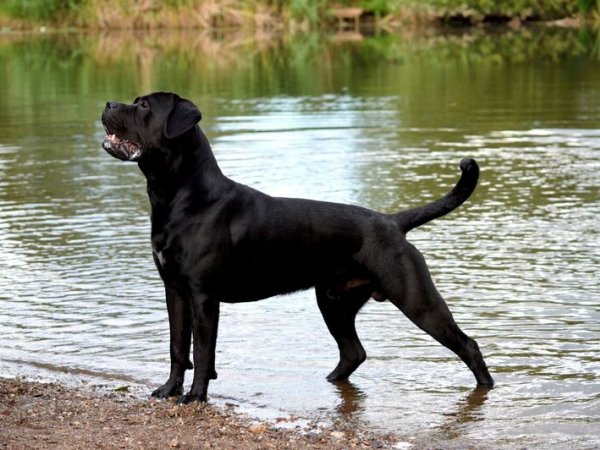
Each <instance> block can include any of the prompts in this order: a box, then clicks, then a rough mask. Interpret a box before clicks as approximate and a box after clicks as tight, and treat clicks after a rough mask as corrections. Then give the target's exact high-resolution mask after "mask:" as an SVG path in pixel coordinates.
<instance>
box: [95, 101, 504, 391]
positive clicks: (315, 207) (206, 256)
mask: <svg viewBox="0 0 600 450" xmlns="http://www.w3.org/2000/svg"><path fill="white" fill-rule="evenodd" d="M200 118H201V114H200V111H199V110H198V108H197V107H196V106H195V105H194V104H193V103H192V102H190V101H189V100H185V99H183V98H180V97H179V96H177V95H176V94H171V93H163V92H158V93H154V94H150V95H147V96H144V97H139V98H136V99H135V100H134V101H133V105H126V104H121V103H112V102H110V103H107V105H106V109H105V110H104V112H103V114H102V122H103V124H104V127H105V128H106V131H107V133H108V136H107V137H106V138H105V140H104V143H103V144H102V146H103V147H104V149H105V150H106V151H107V152H108V153H110V154H111V155H112V156H114V157H115V158H118V159H122V160H125V161H137V162H138V164H139V167H140V169H141V170H142V172H143V173H144V175H145V176H146V178H147V181H148V196H149V198H150V205H151V208H152V249H153V255H154V261H155V263H156V267H157V268H158V271H159V273H160V276H161V277H162V280H163V282H164V285H165V290H166V297H167V308H168V312H169V327H170V337H171V345H170V353H171V373H170V375H169V379H168V380H167V382H166V383H165V384H164V385H163V386H161V387H159V388H158V389H157V390H156V391H154V392H153V394H152V395H153V396H155V397H159V398H164V397H169V396H173V395H181V394H182V390H183V376H184V372H185V370H186V369H191V368H192V364H191V363H190V361H189V352H190V341H191V338H192V335H193V338H194V351H193V357H194V365H193V368H194V381H193V384H192V388H191V390H190V391H189V393H188V394H186V395H183V396H182V397H181V398H180V399H179V400H178V402H179V403H188V402H190V401H194V400H199V401H205V400H206V392H207V388H208V382H209V380H211V379H215V378H216V377H217V373H216V372H215V345H216V341H217V326H218V322H219V302H231V303H236V302H251V301H255V300H260V299H263V298H267V297H271V296H274V295H278V294H285V293H289V292H294V291H300V290H303V289H308V288H311V287H313V286H314V287H315V288H316V295H317V302H318V305H319V308H320V310H321V313H322V314H323V318H324V319H325V323H326V324H327V327H328V328H329V331H330V332H331V334H332V335H333V337H334V338H335V340H336V342H337V344H338V347H339V351H340V361H339V363H338V365H337V367H336V368H335V369H334V370H333V372H331V373H330V374H329V376H328V377H327V378H328V380H330V381H337V380H343V379H346V378H348V376H350V374H351V373H352V372H354V370H356V368H357V367H358V366H359V365H360V364H361V363H362V362H363V361H364V360H365V358H366V353H365V350H364V349H363V347H362V345H361V343H360V341H359V339H358V336H357V335H356V330H355V327H354V319H355V317H356V314H357V312H358V311H359V310H360V309H361V307H362V306H363V305H364V304H365V303H366V302H367V300H369V298H374V299H375V300H379V301H383V300H386V299H389V300H390V301H391V302H392V303H393V304H394V305H396V306H397V307H398V308H399V309H400V310H401V311H402V312H403V313H404V314H405V315H406V316H407V317H408V318H409V319H410V320H412V321H413V322H414V323H415V324H416V325H417V326H418V327H419V328H421V329H423V330H424V331H426V332H427V333H429V334H430V335H431V336H432V337H433V338H434V339H436V340H437V341H438V342H440V343H441V344H443V345H445V346H446V347H448V348H449V349H450V350H452V351H453V352H455V353H456V354H457V355H458V356H459V357H460V358H461V359H462V360H463V361H464V362H465V364H466V365H467V366H468V367H469V368H470V369H471V371H472V372H473V374H474V375H475V378H476V379H477V383H478V385H480V386H487V387H492V386H493V383H494V382H493V380H492V377H491V376H490V374H489V372H488V369H487V367H486V364H485V362H484V360H483V357H482V355H481V352H480V351H479V348H478V346H477V343H476V342H475V341H474V340H473V339H471V338H469V337H468V336H466V335H465V334H464V333H463V332H462V331H461V330H460V329H459V327H458V325H457V324H456V323H455V322H454V319H453V318H452V314H451V313H450V311H449V310H448V307H447V306H446V303H445V302H444V300H443V299H442V297H441V296H440V294H439V293H438V292H437V290H436V289H435V286H434V285H433V282H432V280H431V277H430V275H429V271H428V269H427V266H426V264H425V261H424V260H423V257H422V256H421V254H420V253H419V252H418V251H417V249H416V248H415V247H413V246H412V245H411V244H410V243H409V242H408V241H407V240H406V237H405V235H406V233H407V232H408V231H409V230H411V229H413V228H415V227H418V226H420V225H423V224H424V223H426V222H429V221H430V220H432V219H435V218H437V217H440V216H442V215H444V214H446V213H449V212H450V211H452V210H453V209H455V208H456V207H458V206H459V205H460V204H462V203H463V202H464V201H465V200H466V199H467V198H468V197H469V196H470V195H471V193H472V192H473V190H474V189H475V186H476V184H477V179H478V177H479V168H478V166H477V164H476V163H475V161H474V160H472V159H464V160H462V161H461V164H460V168H461V170H462V176H461V178H460V180H459V181H458V183H457V184H456V186H455V187H454V188H453V189H452V190H451V191H450V192H449V193H447V194H446V195H445V196H444V197H442V198H441V199H439V200H436V201H434V202H431V203H429V204H427V205H425V206H423V207H419V208H414V209H410V210H407V211H403V212H400V213H397V214H381V213H378V212H375V211H371V210H369V209H365V208H360V207H356V206H350V205H343V204H336V203H326V202H318V201H311V200H302V199H295V198H277V197H270V196H268V195H266V194H263V193H261V192H258V191H256V190H254V189H252V188H249V187H247V186H243V185H240V184H237V183H235V182H234V181H232V180H230V179H228V178H226V177H225V176H224V175H223V174H222V172H221V170H220V169H219V167H218V165H217V162H216V160H215V157H214V156H213V152H212V150H211V148H210V145H209V143H208V141H207V139H206V136H205V135H204V134H203V133H202V131H201V130H200V128H199V127H198V126H197V124H198V122H199V121H200Z"/></svg>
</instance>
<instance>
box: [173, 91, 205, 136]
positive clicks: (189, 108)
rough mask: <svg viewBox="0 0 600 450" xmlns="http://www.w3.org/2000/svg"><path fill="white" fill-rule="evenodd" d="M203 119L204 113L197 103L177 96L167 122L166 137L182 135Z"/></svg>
mask: <svg viewBox="0 0 600 450" xmlns="http://www.w3.org/2000/svg"><path fill="white" fill-rule="evenodd" d="M200 119H202V113H201V112H200V110H199V109H198V107H197V106H196V105H194V104H193V103H192V102H190V101H189V100H186V99H184V98H179V97H178V98H177V99H176V100H175V105H174V106H173V109H172V110H171V112H170V113H169V117H167V121H166V122H165V137H166V138H167V139H174V138H176V137H179V136H181V135H182V134H184V133H185V132H186V131H188V130H189V129H190V128H192V127H193V126H194V125H196V124H197V123H198V122H200Z"/></svg>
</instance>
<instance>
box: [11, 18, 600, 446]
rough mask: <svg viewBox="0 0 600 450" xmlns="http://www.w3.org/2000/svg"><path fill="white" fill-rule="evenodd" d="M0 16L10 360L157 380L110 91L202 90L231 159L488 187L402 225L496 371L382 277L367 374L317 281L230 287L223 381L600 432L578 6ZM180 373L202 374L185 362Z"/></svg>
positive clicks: (130, 380)
mask: <svg viewBox="0 0 600 450" xmlns="http://www.w3.org/2000/svg"><path fill="white" fill-rule="evenodd" d="M359 38H360V36H356V35H354V36H348V35H336V36H320V35H307V36H300V37H298V38H285V39H282V40H277V39H272V38H270V37H268V36H267V37H265V36H260V35H257V36H250V37H248V36H237V35H231V34H226V35H224V36H211V35H208V34H197V33H196V34H189V33H188V34H185V33H181V34H177V33H161V34H157V35H153V34H146V35H132V34H109V35H103V36H95V35H94V36H81V35H75V34H71V35H43V34H40V35H27V36H24V35H0V67H1V69H0V375H7V376H14V375H25V376H29V377H34V378H39V379H57V378H58V379H61V380H65V381H68V382H79V383H84V384H85V383H87V384H107V385H109V386H115V385H119V386H120V385H131V386H134V385H135V386H142V390H143V391H144V392H150V390H151V389H152V388H153V387H155V386H157V385H158V384H160V383H162V382H163V381H164V380H165V379H166V376H167V372H168V366H169V362H168V324H167V320H166V309H165V306H164V299H163V291H162V287H161V282H160V280H159V277H158V275H157V273H156V271H155V269H154V266H153V262H152V257H151V252H150V244H149V219H148V202H147V198H146V196H145V183H144V179H143V177H142V175H141V174H140V172H139V170H138V168H137V166H136V165H135V164H133V163H123V162H120V161H117V160H115V159H113V158H111V157H109V156H108V155H107V154H106V153H105V152H104V151H103V150H102V149H101V147H100V143H101V141H102V138H103V136H104V131H103V129H102V126H101V123H100V120H99V118H100V113H101V111H102V109H103V107H104V104H105V102H106V101H107V100H117V101H131V100H132V99H133V98H134V97H136V96H138V95H140V94H143V93H147V92H151V91H154V90H169V91H176V92H178V93H180V94H181V95H182V96H184V97H187V98H190V99H192V100H193V101H194V102H196V103H197V104H198V105H199V106H200V108H201V110H202V112H203V115H204V119H203V120H202V122H201V126H202V127H203V129H204V131H205V132H206V134H207V135H208V137H209V139H210V140H211V142H212V145H213V148H214V150H215V153H216V156H217V159H218V160H219V162H220V164H221V166H222V169H223V171H224V172H225V173H226V174H227V175H228V176H230V177H232V178H234V179H236V180H237V181H240V182H242V183H245V184H249V185H252V186H254V187H256V188H258V189H261V190H263V191H266V192H268V193H270V194H273V195H284V196H298V197H308V198H315V199H324V200H329V201H338V202H345V203H353V204H358V205H363V206H368V207H371V208H374V209H377V210H380V211H384V212H392V211H397V210H400V209H403V208H407V207H413V206H416V205H419V204H422V203H425V202H427V201H430V200H431V199H434V198H437V197H439V196H441V195H442V194H443V193H444V192H446V190H447V189H448V188H449V187H450V186H451V185H452V184H453V183H454V181H455V180H456V179H457V177H458V174H459V170H458V167H457V166H458V162H459V160H460V159H461V158H462V157H465V156H470V157H474V158H476V159H477V161H478V162H479V164H480V166H481V168H482V177H481V182H480V185H479V187H478V189H477V191H476V193H475V195H474V196H473V197H472V198H471V199H470V200H469V201H468V202H467V203H466V204H465V205H464V206H462V207H461V208H460V209H459V210H457V211H455V212H454V213H452V214H451V215H449V216H448V217H446V218H443V219H439V220H437V221H435V222H433V223H431V224H429V225H427V226H425V227H422V228H420V229H418V230H415V231H413V232H411V234H410V235H409V237H410V239H411V241H412V242H413V243H414V244H416V246H417V247H418V248H419V249H420V250H421V251H422V252H423V254H424V255H425V258H426V259H427V261H428V263H429V266H430V269H431V272H432V275H433V278H434V280H435V282H436V285H437V287H438V289H439V290H440V292H441V293H442V295H443V296H444V297H445V298H446V300H447V302H448V304H449V306H450V308H451V309H452V311H453V313H454V315H455V318H456V319H457V321H458V323H459V324H460V325H461V327H462V328H463V329H464V330H465V331H466V332H467V333H468V334H469V335H471V336H472V337H474V338H475V339H477V340H478V342H479V345H480V347H481V349H482V351H483V353H484V355H485V357H486V360H487V362H488V366H490V369H491V372H492V374H493V376H494V378H495V380H496V382H497V387H496V388H495V389H493V390H492V391H490V392H488V393H481V392H479V391H474V390H473V387H474V380H473V378H472V375H471V373H470V372H469V371H468V369H467V368H466V367H465V366H464V365H463V364H462V363H461V362H460V361H458V359H457V358H456V357H455V356H454V355H453V354H451V353H450V352H449V351H448V350H446V349H445V348H443V347H441V346H440V345H438V344H437V343H435V342H434V341H433V340H432V339H431V338H429V337H428V336H427V335H425V334H423V333H422V332H421V331H420V330H418V329H417V328H416V327H415V326H413V325H412V324H411V323H410V322H409V321H408V320H407V319H406V318H404V317H403V316H402V314H401V313H400V312H399V311H398V310H396V309H395V308H394V307H393V306H392V305H391V304H390V303H383V304H381V303H375V302H370V303H368V304H367V305H366V307H365V308H364V309H363V310H362V311H361V313H360V314H359V316H358V324H357V328H358V332H359V335H360V336H361V339H362V341H363V344H364V346H365V348H366V350H367V353H368V354H369V358H368V359H367V361H366V362H365V363H364V364H363V365H362V366H361V367H360V368H359V369H358V370H357V372H356V373H355V374H354V375H353V376H352V378H351V383H347V384H343V385H333V384H330V383H328V382H326V380H325V376H326V375H327V374H328V373H329V371H330V370H331V369H332V368H333V367H334V366H335V364H336V362H337V348H336V346H335V343H334V341H333V339H332V338H331V337H330V336H329V334H328V332H327V329H326V327H325V325H324V323H323V321H322V319H321V317H320V314H319V312H318V308H317V306H316V302H315V300H314V294H313V292H312V291H308V292H302V293H298V294H294V295H290V296H286V297H280V298H274V299H269V300H265V301H262V302H257V303H254V304H240V305H223V307H222V313H221V327H220V335H219V342H218V349H217V352H218V353H217V370H218V372H219V379H218V380H216V381H214V382H212V383H211V386H210V395H211V398H212V399H213V401H215V402H225V401H229V402H234V403H236V404H239V405H241V406H240V407H241V408H244V409H245V410H247V411H250V412H251V413H254V414H264V415H268V414H272V415H274V416H277V415H285V414H292V415H296V416H299V417H304V418H310V419H316V420H323V421H335V420H342V421H346V422H348V421H350V422H352V421H355V422H356V423H357V424H360V425H363V426H368V427H372V428H376V429H379V430H382V431H386V432H389V431H391V432H395V433H398V434H399V435H400V436H402V437H404V438H409V437H416V438H417V442H418V441H419V439H426V441H427V442H430V443H431V442H433V443H435V445H438V446H440V447H444V448H464V447H465V446H467V445H472V446H476V447H492V448H497V447H506V448H523V447H530V448H565V447H570V448H597V447H599V446H600V431H599V430H600V356H599V354H600V277H599V274H600V271H599V263H600V239H599V236H600V219H599V216H600V202H599V195H598V194H599V189H598V186H599V184H600V175H599V173H600V57H599V56H598V55H599V54H600V46H599V44H598V42H600V40H599V39H598V37H597V35H594V34H593V33H590V32H586V31H584V30H560V29H542V30H535V29H534V30H524V31H504V32H496V33H493V34H486V33H483V32H481V31H476V32H471V33H467V34H452V35H439V34H435V35H414V36H385V35H382V36H373V37H364V38H362V39H359ZM188 382H189V380H188Z"/></svg>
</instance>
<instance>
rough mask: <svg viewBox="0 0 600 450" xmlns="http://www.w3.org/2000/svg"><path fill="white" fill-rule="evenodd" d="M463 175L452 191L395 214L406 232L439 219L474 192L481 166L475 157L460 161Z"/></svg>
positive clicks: (401, 227)
mask: <svg viewBox="0 0 600 450" xmlns="http://www.w3.org/2000/svg"><path fill="white" fill-rule="evenodd" d="M460 170H461V171H462V175H461V177H460V179H459V180H458V182H457V183H456V185H455V186H454V187H453V188H452V190H451V191H450V192H448V193H447V194H446V195H444V196H443V197H442V198H440V199H438V200H435V201H433V202H431V203H428V204H427V205H424V206H420V207H418V208H413V209H409V210H406V211H402V212H400V213H397V214H394V218H395V219H396V222H397V223H398V225H399V226H400V229H401V230H402V231H403V232H404V233H408V232H409V231H410V230H412V229H413V228H416V227H419V226H421V225H423V224H425V223H427V222H429V221H430V220H433V219H437V218H438V217H441V216H443V215H446V214H448V213H449V212H450V211H452V210H454V209H456V208H458V207H459V206H460V205H462V204H463V203H464V202H465V201H466V200H467V199H468V198H469V197H470V195H471V194H472V193H473V191H474V190H475V187H476V186H477V180H478V179H479V166H478V165H477V163H476V162H475V160H474V159H470V158H465V159H463V160H462V161H461V162H460Z"/></svg>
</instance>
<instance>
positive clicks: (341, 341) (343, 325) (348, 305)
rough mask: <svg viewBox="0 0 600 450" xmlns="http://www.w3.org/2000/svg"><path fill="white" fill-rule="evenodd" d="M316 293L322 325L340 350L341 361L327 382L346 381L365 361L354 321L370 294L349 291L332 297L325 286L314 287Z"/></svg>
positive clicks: (364, 354) (365, 354)
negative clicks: (323, 320) (325, 326)
mask: <svg viewBox="0 0 600 450" xmlns="http://www.w3.org/2000/svg"><path fill="white" fill-rule="evenodd" d="M315 290H316V294H317V303H318V305H319V309H320V310H321V314H322V315H323V319H325V324H326V325H327V328H328V329H329V332H330V333H331V335H332V336H333V338H334V339H335V341H336V342H337V345H338V348H339V351H340V361H339V363H338V365H337V367H336V368H335V369H334V370H333V372H331V373H330V374H329V375H328V376H327V379H328V380H329V381H340V380H345V379H347V378H348V377H349V376H350V374H351V373H352V372H354V371H355V370H356V369H357V368H358V366H360V365H361V364H362V363H363V362H364V360H365V359H366V358H367V353H366V352H365V349H364V348H363V346H362V344H361V343H360V340H359V339H358V335H357V334H356V327H355V325H354V320H355V318H356V314H357V313H358V311H359V310H360V308H362V306H363V305H364V304H365V303H366V302H367V300H369V295H368V294H365V293H364V292H352V291H348V292H344V293H343V294H342V295H341V296H340V297H339V298H331V297H330V296H329V295H328V287H327V286H320V285H317V286H316V289H315Z"/></svg>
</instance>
